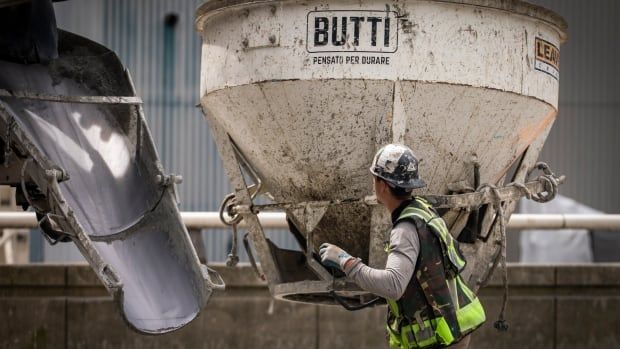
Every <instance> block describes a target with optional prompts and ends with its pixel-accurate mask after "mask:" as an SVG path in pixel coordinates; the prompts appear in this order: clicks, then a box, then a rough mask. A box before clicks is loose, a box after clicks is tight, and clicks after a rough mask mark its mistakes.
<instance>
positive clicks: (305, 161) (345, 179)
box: [196, 0, 566, 304]
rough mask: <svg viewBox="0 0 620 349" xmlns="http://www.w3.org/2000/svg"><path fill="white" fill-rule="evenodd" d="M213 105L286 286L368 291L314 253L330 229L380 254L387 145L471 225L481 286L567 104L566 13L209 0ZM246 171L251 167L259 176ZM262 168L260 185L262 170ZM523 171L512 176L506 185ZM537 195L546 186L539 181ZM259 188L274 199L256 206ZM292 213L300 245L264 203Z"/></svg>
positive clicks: (206, 96)
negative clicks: (379, 157) (276, 232)
mask: <svg viewBox="0 0 620 349" xmlns="http://www.w3.org/2000/svg"><path fill="white" fill-rule="evenodd" d="M196 26H197V30H198V31H199V32H200V34H201V37H202V40H203V46H202V71H201V88H200V94H201V105H202V107H203V111H204V113H205V115H206V118H207V120H208V122H209V125H210V127H211V129H212V132H213V134H214V137H215V139H216V142H217V145H218V148H219V152H220V155H221V157H222V159H223V161H224V165H225V167H226V170H227V174H228V177H229V179H230V180H231V182H232V184H233V187H234V188H235V193H234V194H235V195H234V200H230V201H227V202H226V203H225V204H224V205H223V206H224V207H228V211H229V212H230V213H231V214H236V215H237V217H238V219H240V218H242V219H244V220H246V221H247V223H248V225H249V230H250V235H251V237H252V241H253V243H254V247H255V249H256V253H257V255H258V259H259V260H260V263H261V269H262V271H263V272H264V275H265V277H266V278H267V280H268V283H269V287H270V290H271V292H272V294H273V295H274V296H276V297H278V298H283V299H288V300H293V301H302V302H313V303H315V302H324V303H334V302H335V301H334V299H333V297H332V296H333V294H334V292H332V291H335V293H336V294H338V295H340V296H341V298H340V299H341V300H342V297H344V298H346V300H347V301H348V302H349V303H351V304H356V303H358V304H359V303H361V302H363V301H364V299H365V297H366V295H365V294H364V292H361V291H360V290H359V289H357V288H356V286H354V285H351V284H347V283H346V281H345V280H344V279H343V278H340V277H338V275H336V276H334V275H333V274H332V273H331V272H330V271H328V270H327V269H325V268H324V267H323V266H322V265H320V263H319V262H318V259H317V258H316V252H317V249H318V246H319V245H320V244H321V243H323V242H330V243H334V244H337V245H339V246H341V247H343V248H344V249H345V250H346V251H348V252H349V253H351V254H352V255H354V256H358V257H361V258H362V259H363V260H364V262H366V263H368V264H369V265H370V266H374V267H383V265H384V263H385V258H386V254H385V252H383V243H384V241H385V240H386V239H387V236H388V235H387V233H388V231H389V228H390V222H389V218H388V215H389V214H388V213H387V212H385V210H384V209H383V208H382V207H381V206H378V205H377V204H376V202H375V201H374V199H373V197H372V194H373V193H372V178H371V176H370V174H369V171H368V168H369V166H370V163H371V160H372V157H373V155H374V153H375V152H376V151H377V150H378V149H379V148H380V147H381V146H382V145H384V144H387V143H392V142H396V143H403V144H406V145H408V146H410V147H411V148H412V149H413V150H414V152H415V153H416V155H417V156H418V157H420V158H421V159H422V162H421V164H420V173H421V176H422V177H423V178H424V180H425V181H426V182H427V183H428V186H427V187H426V188H423V189H420V190H416V191H415V192H414V193H415V194H416V195H423V196H425V197H427V198H428V199H429V200H430V201H431V202H432V203H433V204H434V205H435V206H436V207H437V208H438V209H439V210H440V213H441V214H442V216H443V217H444V219H445V220H446V222H447V223H448V226H449V227H450V230H451V233H452V234H453V235H454V236H456V237H459V240H461V241H462V242H463V243H462V244H461V246H462V248H463V250H464V252H465V254H466V256H467V259H468V262H469V263H468V268H467V270H466V279H468V280H469V284H470V285H471V286H472V287H473V288H474V289H477V288H478V287H480V285H482V284H483V283H484V281H485V278H486V277H488V274H489V273H490V267H489V265H492V264H494V263H497V261H498V260H499V259H500V257H501V254H502V246H503V245H504V243H505V236H504V238H502V237H503V234H502V230H503V229H502V228H503V226H504V221H505V220H507V219H508V218H509V215H510V213H511V212H512V211H513V209H514V207H515V203H516V201H517V200H518V199H519V198H520V197H522V196H527V197H528V198H529V197H532V195H533V197H534V198H537V199H540V200H544V199H547V200H548V199H551V198H552V197H553V195H554V193H555V191H556V189H557V184H558V182H561V178H558V177H555V176H554V175H553V174H552V172H550V171H549V170H548V168H546V167H545V166H542V165H541V166H539V168H541V169H544V170H545V173H544V174H542V175H541V176H540V177H537V178H535V179H534V180H532V181H531V182H528V175H529V174H530V173H531V172H532V171H533V170H534V169H535V164H536V161H537V158H538V154H539V152H540V150H541V148H542V146H543V144H544V141H545V139H546V137H547V135H548V133H549V130H550V128H551V126H552V124H553V122H554V121H555V118H556V114H557V109H558V108H557V107H558V86H559V85H558V79H559V47H560V44H561V43H562V42H563V40H565V37H566V34H565V30H566V24H565V22H564V20H563V19H562V18H560V17H559V16H558V15H556V14H554V13H553V12H551V11H548V10H546V9H544V8H541V7H537V6H533V5H530V4H527V3H525V2H520V1H500V0H497V1H493V0H491V1H482V0H466V1H450V0H447V1H413V0H409V1H385V2H383V1H373V0H364V1H355V2H353V1H346V0H334V1H309V2H296V1H261V2H256V1H243V0H223V1H207V2H205V3H204V4H203V5H202V6H201V7H200V8H199V9H198V10H197V20H196ZM248 174H249V176H248ZM248 177H249V178H251V179H252V181H253V182H254V183H250V179H248V180H246V178H248ZM513 182H514V183H516V184H510V185H508V184H509V183H513ZM538 193H542V194H540V195H537V194H538ZM258 194H266V196H268V197H270V198H272V203H271V204H267V205H260V204H257V203H256V202H255V200H254V198H255V196H256V195H258ZM272 209H281V210H284V211H286V213H287V218H288V220H289V223H290V228H291V232H292V234H294V235H295V237H296V238H297V240H298V241H299V242H300V244H301V248H302V250H303V252H293V251H286V250H282V249H280V248H278V247H277V246H275V245H274V244H273V243H271V242H270V241H268V240H267V239H265V236H264V234H263V230H262V228H261V227H260V224H259V222H258V220H257V218H256V213H257V212H258V211H262V210H272Z"/></svg>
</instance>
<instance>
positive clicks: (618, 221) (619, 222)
mask: <svg viewBox="0 0 620 349" xmlns="http://www.w3.org/2000/svg"><path fill="white" fill-rule="evenodd" d="M181 218H182V219H183V222H184V223H185V225H186V226H187V228H188V229H209V228H210V229H217V228H228V226H227V225H224V224H223V223H222V221H220V217H219V213H218V212H181ZM258 218H259V220H260V222H261V224H262V225H263V228H266V229H281V228H288V226H287V224H286V216H285V214H284V213H283V212H261V213H259V214H258ZM239 226H240V227H243V226H244V224H243V222H241V224H240V225H239ZM507 227H508V228H509V229H548V230H557V229H587V230H617V231H620V214H513V215H512V216H511V217H510V221H509V222H508V225H507ZM7 228H37V220H36V217H35V214H34V212H0V229H7Z"/></svg>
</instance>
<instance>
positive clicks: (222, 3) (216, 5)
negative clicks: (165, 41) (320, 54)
mask: <svg viewBox="0 0 620 349" xmlns="http://www.w3.org/2000/svg"><path fill="white" fill-rule="evenodd" d="M424 1H427V2H438V3H450V4H461V5H469V6H476V7H483V8H490V9H495V10H500V11H506V12H511V13H514V14H518V15H522V16H526V17H531V18H534V19H537V20H540V21H543V22H545V23H547V24H549V25H551V26H553V27H555V28H556V29H557V30H558V33H559V35H560V41H561V43H564V42H565V41H566V40H567V39H568V34H567V32H568V23H567V22H566V20H565V19H564V18H563V17H562V16H561V15H559V14H557V13H556V12H554V11H552V10H550V9H547V8H545V7H543V6H539V5H534V4H531V3H529V2H526V1H521V0H424ZM291 2H297V0H207V1H205V2H204V3H203V4H202V5H200V6H199V7H198V8H197V9H196V19H195V26H196V31H198V32H199V33H201V32H202V26H203V23H204V21H205V20H206V19H207V18H208V17H209V16H210V15H213V14H216V13H218V12H221V11H224V10H227V9H230V8H234V7H243V6H246V5H247V6H252V5H266V4H270V3H291Z"/></svg>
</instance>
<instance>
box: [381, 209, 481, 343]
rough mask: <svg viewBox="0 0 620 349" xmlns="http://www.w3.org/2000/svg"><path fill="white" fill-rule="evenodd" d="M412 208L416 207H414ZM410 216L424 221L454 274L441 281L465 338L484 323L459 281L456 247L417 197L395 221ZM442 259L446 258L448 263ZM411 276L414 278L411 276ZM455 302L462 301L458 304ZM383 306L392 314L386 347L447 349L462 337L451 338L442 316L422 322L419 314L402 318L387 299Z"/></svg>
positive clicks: (459, 257) (459, 261)
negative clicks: (444, 285)
mask: <svg viewBox="0 0 620 349" xmlns="http://www.w3.org/2000/svg"><path fill="white" fill-rule="evenodd" d="M414 205H415V206H417V207H414ZM413 217H415V218H418V219H420V220H422V221H424V222H426V224H427V225H428V226H429V229H428V231H429V232H431V233H432V235H435V236H436V237H437V238H438V240H439V241H440V245H441V247H442V249H443V251H441V252H442V254H443V255H444V261H445V262H450V263H451V264H453V265H452V268H453V271H455V273H454V275H453V276H452V277H449V276H446V279H445V281H446V283H447V288H448V289H449V291H450V298H451V299H452V303H453V304H452V305H453V306H454V309H455V312H456V314H455V315H456V322H457V325H458V328H459V330H460V333H461V336H465V335H467V334H469V333H470V332H471V331H473V330H474V329H476V328H478V327H479V326H480V325H482V324H483V323H484V322H485V320H486V316H485V313H484V308H483V307H482V304H481V303H480V301H479V300H478V298H477V297H476V295H475V294H474V293H473V292H472V291H471V290H470V289H469V288H468V287H467V285H466V284H465V283H464V282H463V280H462V279H461V276H460V275H458V273H459V272H460V271H461V270H462V269H463V268H464V267H465V259H464V258H463V257H462V255H461V254H460V251H458V244H457V243H456V242H455V241H454V239H453V238H452V236H451V235H450V232H449V231H448V228H447V227H446V225H445V222H444V221H443V219H441V218H440V217H439V216H437V214H436V213H435V212H434V211H433V210H431V206H430V204H429V203H428V202H426V201H425V200H423V199H421V198H416V202H415V204H411V205H409V206H408V207H406V208H405V209H404V210H403V211H402V213H401V215H400V216H399V217H398V219H397V222H398V221H401V220H402V219H406V218H413ZM437 218H439V219H437ZM445 257H448V260H446V258H445ZM444 264H445V263H444ZM412 277H415V275H414V276H412ZM459 296H460V297H459ZM459 299H461V300H462V301H461V302H460V301H459ZM387 303H388V306H389V310H390V313H391V315H392V316H391V322H388V324H387V331H388V334H389V344H390V348H394V349H396V348H401V349H413V348H427V347H431V346H437V345H441V346H448V345H450V344H452V343H454V342H455V341H456V340H459V339H460V338H462V337H460V338H454V335H453V333H452V331H451V330H450V326H449V324H448V322H447V321H446V318H444V317H443V316H436V317H433V318H430V319H422V318H420V315H419V313H416V314H415V316H413V317H414V318H405V316H404V314H401V309H399V306H398V303H397V302H396V301H395V300H393V299H388V300H387ZM410 317H411V314H410Z"/></svg>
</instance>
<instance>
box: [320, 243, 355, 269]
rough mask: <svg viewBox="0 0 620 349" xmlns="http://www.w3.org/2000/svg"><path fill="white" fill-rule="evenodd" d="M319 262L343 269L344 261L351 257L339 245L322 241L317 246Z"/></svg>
mask: <svg viewBox="0 0 620 349" xmlns="http://www.w3.org/2000/svg"><path fill="white" fill-rule="evenodd" d="M319 255H320V256H321V263H323V264H324V265H326V266H329V267H333V268H336V269H340V270H342V271H344V265H345V263H346V262H347V261H348V260H349V259H351V258H353V257H351V255H350V254H348V253H347V252H346V251H345V250H343V249H341V248H340V247H338V246H336V245H332V244H328V243H324V244H322V245H321V247H320V248H319Z"/></svg>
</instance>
